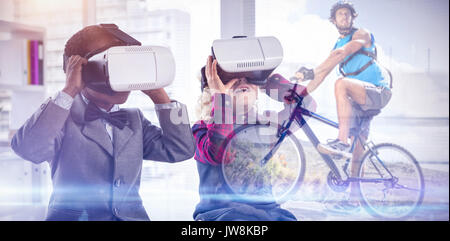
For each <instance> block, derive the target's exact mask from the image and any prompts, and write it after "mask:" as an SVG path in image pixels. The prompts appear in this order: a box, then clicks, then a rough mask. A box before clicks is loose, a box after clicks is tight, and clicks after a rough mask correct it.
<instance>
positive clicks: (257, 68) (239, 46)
mask: <svg viewBox="0 0 450 241" xmlns="http://www.w3.org/2000/svg"><path fill="white" fill-rule="evenodd" d="M211 49H212V56H213V58H214V59H216V60H217V63H218V66H217V74H218V75H219V77H220V79H221V80H222V82H223V83H224V84H226V83H228V82H229V81H231V80H232V79H234V78H243V77H245V78H246V79H247V81H248V82H249V83H251V84H255V85H265V84H266V82H267V77H268V76H269V75H270V74H271V73H272V72H273V70H275V68H277V67H278V66H279V65H280V64H281V62H282V60H283V48H282V46H281V43H280V41H279V40H278V39H277V38H275V37H272V36H267V37H246V36H235V37H233V38H231V39H220V40H215V41H214V42H213V45H212V48H211ZM207 84H208V82H207V80H206V76H205V73H204V68H202V86H201V88H202V90H203V88H204V87H205V86H207Z"/></svg>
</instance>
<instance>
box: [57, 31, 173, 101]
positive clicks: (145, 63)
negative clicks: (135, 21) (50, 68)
mask: <svg viewBox="0 0 450 241" xmlns="http://www.w3.org/2000/svg"><path fill="white" fill-rule="evenodd" d="M100 27H102V28H103V29H105V30H106V31H107V32H108V33H110V34H111V35H112V36H114V37H116V38H117V39H119V40H121V41H122V42H123V45H120V46H112V47H111V46H108V47H107V48H106V49H99V50H97V51H95V52H93V53H89V54H88V55H86V56H85V58H87V59H88V63H87V64H86V65H84V66H83V70H82V79H83V81H84V83H85V84H86V86H87V87H88V88H90V89H93V90H95V91H97V92H100V93H104V94H107V95H114V94H115V93H116V92H121V91H132V90H149V89H157V88H162V87H165V86H167V85H170V84H171V83H172V81H173V79H174V77H175V60H174V57H173V55H172V52H171V51H170V50H169V49H168V48H166V47H161V46H141V43H140V42H139V41H137V40H136V39H134V38H132V37H131V36H130V35H128V34H126V33H124V32H122V31H121V30H119V28H118V27H117V26H116V25H114V24H101V25H100ZM67 61H68V57H67V56H64V70H65V65H66V62H67Z"/></svg>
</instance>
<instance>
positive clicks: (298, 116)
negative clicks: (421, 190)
mask: <svg viewBox="0 0 450 241" xmlns="http://www.w3.org/2000/svg"><path fill="white" fill-rule="evenodd" d="M295 95H297V96H296V97H294V98H295V99H296V100H297V105H296V107H295V109H294V111H293V112H292V113H291V115H290V117H289V120H288V121H287V122H285V123H283V125H282V126H281V128H280V130H279V132H278V136H279V139H278V141H277V143H276V144H275V146H274V148H272V150H271V151H270V152H269V153H268V154H267V155H266V156H265V157H264V159H263V160H262V161H261V162H262V164H265V163H266V162H267V161H268V160H269V159H270V158H271V157H272V156H273V154H274V153H275V152H276V151H277V149H278V147H279V146H280V145H279V144H280V143H281V142H283V140H284V138H285V137H286V135H287V134H288V132H287V131H288V130H289V128H290V126H291V125H292V122H294V121H296V122H297V123H298V125H299V127H300V128H301V129H302V130H303V132H304V133H305V135H306V136H307V137H308V139H309V141H310V142H311V143H312V144H313V145H314V148H316V150H317V146H318V145H319V143H320V141H319V139H318V138H317V137H316V135H315V134H314V132H313V131H312V129H311V127H310V126H309V125H308V123H307V122H306V120H305V118H304V116H308V117H310V118H313V119H315V120H318V121H320V122H322V123H324V124H326V125H329V126H332V127H334V128H336V129H338V128H339V124H338V123H336V122H334V121H332V120H329V119H327V118H325V117H323V116H321V115H318V114H316V113H314V112H312V111H309V110H307V109H305V108H303V107H302V106H301V104H302V100H303V98H302V97H300V96H298V94H295ZM358 133H359V131H358ZM356 141H360V143H361V144H362V145H363V147H364V146H365V143H363V142H362V140H361V137H360V136H359V135H358V136H356V137H355V138H354V140H353V142H352V145H351V149H350V151H351V152H353V150H354V148H355V145H356ZM368 149H369V150H370V151H372V150H371V148H370V146H369V147H368ZM317 152H318V153H319V154H320V156H321V157H322V159H323V160H324V161H325V163H326V164H327V165H328V167H329V168H330V170H331V171H332V172H333V173H334V175H335V176H336V177H337V178H338V179H339V180H340V181H345V182H358V181H359V182H383V181H395V179H394V177H393V176H392V174H391V172H390V171H389V170H388V169H387V167H386V166H385V165H384V163H383V162H382V160H380V158H379V157H378V156H377V155H376V153H374V152H373V151H372V153H373V154H374V156H375V157H376V158H377V160H378V162H380V163H381V165H382V166H383V168H384V169H385V170H386V171H387V172H388V173H389V175H390V178H371V179H364V178H358V177H349V175H348V173H347V172H346V170H344V173H345V174H346V175H347V178H346V179H344V178H343V177H342V176H341V174H340V172H339V170H338V167H337V166H336V164H335V162H334V161H333V159H332V158H331V157H330V156H329V155H326V154H322V153H320V152H319V151H318V150H317ZM347 161H348V160H347Z"/></svg>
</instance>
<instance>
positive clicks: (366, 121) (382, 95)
mask: <svg viewBox="0 0 450 241" xmlns="http://www.w3.org/2000/svg"><path fill="white" fill-rule="evenodd" d="M363 83H364V87H365V89H366V103H365V104H364V105H359V104H357V103H356V102H354V101H352V105H353V109H352V117H351V123H350V134H349V135H350V137H351V136H356V135H357V134H358V126H359V127H360V128H361V131H360V135H362V136H364V137H365V138H368V137H369V129H370V121H371V120H372V118H373V115H369V116H368V115H367V114H366V113H368V112H365V111H369V110H370V111H372V110H381V109H382V108H384V107H385V106H386V105H387V104H388V103H389V101H390V100H391V97H392V92H391V90H390V89H389V88H386V87H383V86H374V85H373V84H370V83H367V82H363Z"/></svg>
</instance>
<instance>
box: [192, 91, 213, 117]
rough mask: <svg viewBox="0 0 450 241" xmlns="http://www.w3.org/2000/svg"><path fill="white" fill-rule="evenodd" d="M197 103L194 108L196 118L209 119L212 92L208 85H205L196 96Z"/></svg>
mask: <svg viewBox="0 0 450 241" xmlns="http://www.w3.org/2000/svg"><path fill="white" fill-rule="evenodd" d="M197 102H198V105H197V107H196V109H195V112H196V114H197V118H198V119H199V120H203V121H206V122H208V121H210V120H211V118H212V117H211V111H212V107H213V106H212V94H211V89H209V87H205V88H204V89H203V92H202V94H201V95H200V97H199V98H198V101H197Z"/></svg>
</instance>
